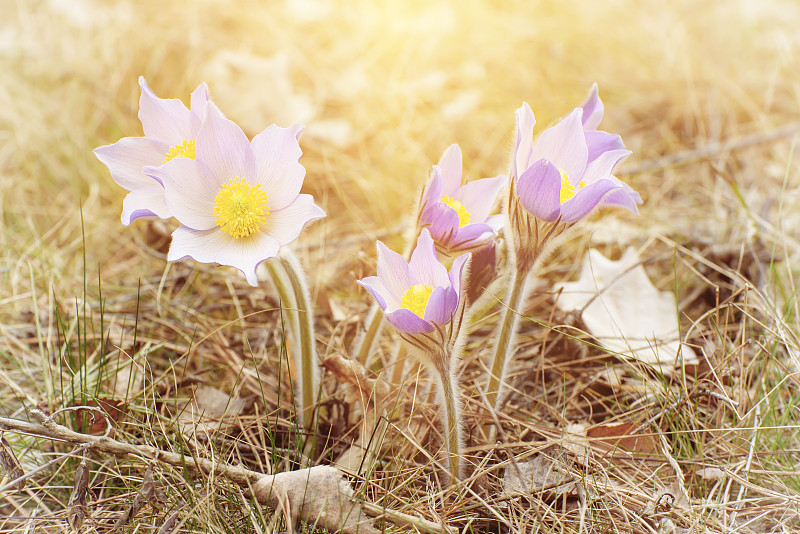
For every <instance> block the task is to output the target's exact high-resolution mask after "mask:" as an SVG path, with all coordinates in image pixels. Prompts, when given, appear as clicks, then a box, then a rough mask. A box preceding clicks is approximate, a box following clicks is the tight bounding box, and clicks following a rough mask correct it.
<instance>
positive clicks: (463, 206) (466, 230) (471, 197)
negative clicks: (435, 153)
mask: <svg viewBox="0 0 800 534" xmlns="http://www.w3.org/2000/svg"><path fill="white" fill-rule="evenodd" d="M461 174H462V171H461V149H460V148H459V147H458V145H451V146H450V147H449V148H448V149H447V150H445V152H444V155H442V158H441V160H439V164H438V165H434V166H433V172H432V174H431V178H430V180H429V181H428V184H427V185H426V186H425V190H424V191H423V193H422V205H421V206H420V212H419V223H420V225H421V226H422V227H424V228H428V230H430V233H431V236H432V237H433V240H434V241H435V242H436V244H437V246H438V247H439V249H440V250H442V251H444V252H447V253H454V252H459V251H465V250H472V249H475V248H476V247H480V246H482V245H484V244H486V242H487V241H488V240H489V239H491V238H492V237H494V236H495V235H497V232H498V231H499V230H500V229H501V228H502V227H503V221H504V220H505V218H504V217H503V215H490V212H491V211H492V208H493V207H494V205H495V201H496V200H497V194H498V193H499V192H500V190H501V189H502V188H503V185H504V184H505V181H506V177H505V176H502V175H500V176H496V177H494V178H483V179H481V180H474V181H472V182H469V183H467V184H465V185H461Z"/></svg>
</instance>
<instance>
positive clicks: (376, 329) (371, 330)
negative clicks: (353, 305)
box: [353, 304, 383, 367]
mask: <svg viewBox="0 0 800 534" xmlns="http://www.w3.org/2000/svg"><path fill="white" fill-rule="evenodd" d="M365 324H366V330H365V331H364V335H363V336H361V339H360V341H359V342H358V344H357V345H356V347H355V350H354V351H353V352H354V353H355V354H356V359H357V360H358V361H359V362H360V363H361V365H363V366H364V367H366V366H367V359H369V355H370V353H371V352H372V346H373V345H374V344H375V340H376V339H377V338H378V335H379V334H380V331H381V327H382V326H383V310H381V307H380V306H378V304H373V305H372V307H371V308H370V309H369V313H368V314H367V319H366V321H365Z"/></svg>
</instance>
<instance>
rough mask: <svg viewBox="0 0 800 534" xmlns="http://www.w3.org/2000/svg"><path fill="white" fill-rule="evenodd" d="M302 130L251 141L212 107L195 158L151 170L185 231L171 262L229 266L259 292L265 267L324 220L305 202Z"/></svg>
mask: <svg viewBox="0 0 800 534" xmlns="http://www.w3.org/2000/svg"><path fill="white" fill-rule="evenodd" d="M303 128H304V126H303V125H302V124H300V123H296V124H293V125H292V126H290V127H289V128H280V127H278V126H275V125H272V126H270V127H268V128H267V129H266V130H264V131H263V132H261V133H260V134H258V135H256V136H255V137H254V138H253V140H252V141H249V140H248V139H247V136H246V135H245V134H244V132H243V131H242V130H241V128H239V127H238V126H237V125H236V124H235V123H234V122H233V121H230V120H228V119H227V118H225V117H224V116H223V115H222V113H221V112H220V111H219V110H218V109H217V107H216V106H215V105H214V103H213V102H208V104H207V106H206V116H205V119H204V121H203V124H202V126H201V127H200V129H199V130H198V132H197V138H196V140H195V155H196V158H195V159H189V158H175V159H172V160H170V161H168V162H166V163H165V164H164V165H162V166H160V167H147V168H146V169H145V172H146V173H147V174H149V175H150V176H152V177H154V178H155V179H156V180H158V181H159V182H160V183H161V184H163V186H164V197H165V200H166V204H167V208H168V209H169V211H170V212H171V213H172V215H173V216H174V217H175V218H176V219H178V221H179V222H180V223H181V224H182V225H183V226H181V227H180V228H178V229H177V230H175V231H174V232H173V234H172V244H171V246H170V249H169V255H168V256H167V259H168V260H169V261H174V260H178V259H181V258H185V257H191V258H194V259H195V260H197V261H199V262H202V263H212V262H216V263H219V264H222V265H230V266H232V267H236V268H237V269H240V270H241V271H242V272H243V273H244V275H245V277H246V278H247V281H248V282H249V283H250V284H251V285H253V286H255V285H257V283H258V277H257V275H256V268H257V267H258V264H259V263H261V262H262V261H264V260H266V259H269V258H272V257H274V256H275V255H277V254H278V250H279V248H280V247H282V246H284V245H286V244H288V243H290V242H292V241H294V240H295V239H296V238H297V236H298V235H300V232H301V231H302V229H303V227H304V226H305V225H306V224H307V223H309V222H310V221H312V220H315V219H319V218H322V217H324V216H325V212H323V211H322V210H321V209H320V208H319V207H318V206H316V205H315V204H314V199H313V197H312V196H311V195H301V194H300V188H301V187H302V185H303V180H304V178H305V175H306V170H305V168H303V166H302V165H301V164H300V162H299V159H300V156H301V155H302V151H301V150H300V145H299V143H298V139H299V138H300V133H301V132H302V131H303Z"/></svg>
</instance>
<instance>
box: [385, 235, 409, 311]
mask: <svg viewBox="0 0 800 534" xmlns="http://www.w3.org/2000/svg"><path fill="white" fill-rule="evenodd" d="M377 247H378V278H380V279H381V281H382V282H383V285H384V287H386V289H388V290H389V294H390V296H391V297H392V298H393V299H394V300H396V301H397V302H398V303H399V302H400V301H401V300H402V298H403V295H404V294H405V292H406V291H408V289H409V288H410V287H411V285H412V282H411V274H410V273H409V269H408V263H406V260H404V259H403V257H402V256H401V255H400V254H398V253H397V252H395V251H393V250H389V249H388V248H387V247H386V245H384V244H383V243H381V242H380V241H378V242H377Z"/></svg>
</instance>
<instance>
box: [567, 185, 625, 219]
mask: <svg viewBox="0 0 800 534" xmlns="http://www.w3.org/2000/svg"><path fill="white" fill-rule="evenodd" d="M619 189H621V188H620V187H619V186H618V185H617V184H615V183H614V182H613V181H611V180H598V181H596V182H594V183H591V184H588V185H587V186H586V187H582V188H580V189H578V191H576V192H575V196H574V197H572V198H571V199H569V200H567V201H566V202H564V204H563V205H562V206H561V220H562V221H564V222H573V221H577V220H578V219H582V218H583V217H585V216H586V215H588V214H589V213H590V212H591V211H592V210H594V209H595V208H596V207H597V206H598V205H599V204H601V203H602V202H603V200H604V199H605V197H606V196H607V195H608V194H609V193H611V192H612V191H616V190H619Z"/></svg>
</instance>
